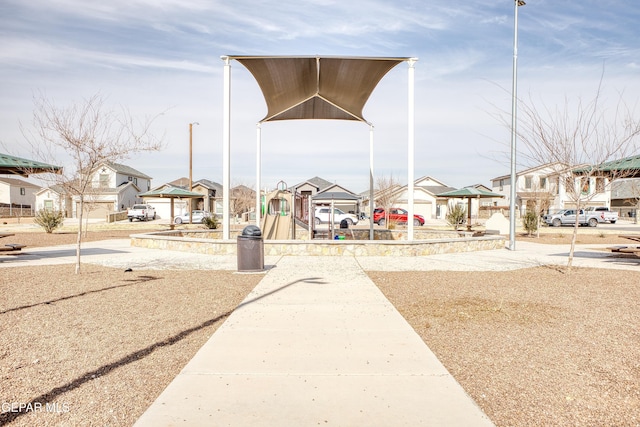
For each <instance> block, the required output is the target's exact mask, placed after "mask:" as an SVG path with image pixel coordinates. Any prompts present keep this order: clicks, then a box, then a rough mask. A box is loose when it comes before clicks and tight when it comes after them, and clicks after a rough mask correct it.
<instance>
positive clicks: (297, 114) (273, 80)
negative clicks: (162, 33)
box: [229, 55, 411, 123]
mask: <svg viewBox="0 0 640 427" xmlns="http://www.w3.org/2000/svg"><path fill="white" fill-rule="evenodd" d="M229 58H230V59H235V60H237V61H238V62H240V63H241V64H242V65H244V66H245V67H246V68H247V69H248V70H249V72H251V74H253V76H254V78H255V79H256V81H257V82H258V85H259V86H260V89H261V90H262V94H263V96H264V99H265V101H266V103H267V109H268V111H267V115H266V116H265V117H264V118H263V119H262V120H261V122H267V121H275V120H296V119H298V120H304V119H308V120H320V119H327V120H356V121H362V122H365V123H368V122H367V121H366V120H365V118H364V117H363V115H362V110H363V109H364V105H365V103H366V102H367V100H368V99H369V97H370V96H371V93H372V92H373V90H374V89H375V87H376V86H377V84H378V83H379V82H380V80H381V79H382V77H384V76H385V74H387V73H388V72H389V71H390V70H391V69H392V68H393V67H395V66H396V65H398V64H399V63H401V62H404V61H407V60H410V59H411V58H384V57H381V58H375V57H373V58H365V57H322V56H313V57H312V56H234V55H230V56H229Z"/></svg>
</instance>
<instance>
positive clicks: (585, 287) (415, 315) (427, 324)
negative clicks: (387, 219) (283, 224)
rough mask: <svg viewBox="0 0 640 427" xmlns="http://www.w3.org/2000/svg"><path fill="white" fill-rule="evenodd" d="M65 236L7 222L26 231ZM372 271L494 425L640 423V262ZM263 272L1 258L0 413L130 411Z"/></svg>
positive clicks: (48, 241)
mask: <svg viewBox="0 0 640 427" xmlns="http://www.w3.org/2000/svg"><path fill="white" fill-rule="evenodd" d="M132 232H137V231H131V230H106V231H102V232H95V235H92V232H89V236H88V240H98V239H104V238H122V237H125V236H126V235H128V234H131V233H132ZM75 238H76V235H75V234H74V233H72V232H64V233H54V234H52V235H46V234H45V233H40V232H30V233H16V236H13V237H12V239H14V240H15V241H16V242H20V243H23V244H27V245H28V246H31V247H35V246H49V245H53V244H66V243H74V242H75ZM518 238H519V239H532V238H526V237H518ZM6 239H9V238H6ZM6 239H5V240H6ZM533 239H534V238H533ZM569 239H570V237H568V236H566V235H560V234H558V233H549V234H546V235H544V236H543V237H542V238H541V239H535V240H532V241H537V242H540V243H569V241H570V240H569ZM579 241H580V243H606V244H619V243H627V244H628V243H629V242H628V241H625V240H624V239H622V240H620V239H619V238H617V236H615V235H607V236H601V235H598V234H590V235H584V236H582V235H580V236H579ZM369 274H370V277H371V278H372V279H373V280H374V282H375V283H376V284H377V285H378V286H379V287H380V288H381V290H382V291H383V292H384V293H385V295H386V296H387V297H388V298H389V300H390V301H391V302H392V303H393V304H394V305H395V306H396V307H397V308H398V310H399V311H400V312H401V313H402V314H403V315H404V316H405V318H406V319H407V321H408V322H409V323H410V324H411V325H412V326H413V328H414V329H415V330H416V331H417V333H418V334H420V336H421V337H422V338H423V340H424V341H425V342H426V343H427V344H428V345H429V347H430V348H431V349H432V350H433V351H434V352H435V353H436V355H437V356H438V358H439V359H440V360H441V361H442V362H443V363H444V365H445V366H446V367H447V369H448V370H449V371H450V372H451V373H452V374H453V375H454V377H455V378H456V379H457V380H458V381H459V382H460V383H461V384H462V386H463V387H464V388H465V390H466V391H467V392H468V393H469V394H470V395H471V396H472V397H473V398H474V399H475V401H476V402H477V403H478V404H479V405H480V406H481V408H482V409H483V410H484V411H485V412H486V413H487V415H488V416H489V417H490V418H491V419H492V420H493V421H494V422H495V423H496V424H497V425H498V426H564V425H573V426H604V425H606V426H638V425H640V388H639V387H640V386H639V384H640V332H639V331H640V314H639V313H638V309H637V302H638V301H639V300H640V287H638V283H640V271H638V272H635V271H618V270H607V271H606V272H604V271H601V270H596V269H575V268H574V269H573V271H572V272H571V273H570V274H567V273H564V272H563V271H562V270H561V269H557V268H544V267H540V268H535V269H528V270H520V271H510V272H482V273H477V272H475V273H465V272H438V271H436V272H404V273H389V272H384V273H383V272H370V273H369ZM261 277H262V276H260V275H238V274H233V273H231V272H223V271H220V272H211V271H207V272H202V271H168V270H162V271H146V272H145V271H135V272H131V273H124V272H122V271H121V270H114V269H109V268H106V267H100V266H94V265H85V266H84V267H83V273H82V274H81V275H80V276H76V275H74V274H73V266H71V265H67V266H45V267H20V268H3V269H0V295H2V298H0V361H1V363H0V378H1V384H0V401H1V402H2V403H3V404H6V403H8V404H11V403H14V402H16V403H29V402H33V404H34V405H33V409H34V412H28V413H24V414H19V415H17V414H16V413H11V412H10V413H6V412H5V409H6V407H3V412H5V413H2V414H1V415H0V425H1V424H4V423H5V422H7V421H11V420H13V422H12V423H11V425H12V426H13V425H16V426H40V425H69V426H75V425H110V426H129V425H132V424H133V423H134V422H135V420H136V419H137V418H138V417H139V416H140V415H141V414H142V412H144V410H146V408H147V407H148V406H149V405H150V404H151V403H152V402H153V401H154V400H155V398H156V397H157V396H158V395H159V394H160V392H161V391H162V390H163V389H164V388H165V387H166V385H167V384H168V383H169V382H170V381H171V380H172V379H173V378H174V377H175V376H176V375H177V374H178V373H179V371H180V370H181V369H182V367H183V366H184V365H185V364H186V363H187V362H188V361H189V360H190V359H191V358H192V356H193V355H194V354H195V352H196V351H197V350H198V349H199V348H200V347H201V346H202V345H203V344H204V343H205V342H206V340H207V339H208V338H209V337H210V336H211V334H213V332H214V331H215V330H216V328H217V327H219V325H220V324H221V323H222V322H223V321H224V319H225V318H226V316H227V315H228V314H229V313H230V311H232V310H233V309H234V308H235V307H236V306H237V305H238V303H239V302H240V301H241V300H242V299H243V298H244V297H245V296H246V295H247V294H248V292H249V291H250V290H251V289H253V287H254V286H255V285H256V284H257V282H258V281H259V280H260V278H261ZM37 404H40V405H42V408H41V409H40V410H38V406H37ZM46 404H49V405H50V406H49V410H57V411H58V412H57V413H55V412H54V413H51V412H46V409H47V408H46V406H45V405H46ZM35 411H38V412H35ZM16 415H17V416H16Z"/></svg>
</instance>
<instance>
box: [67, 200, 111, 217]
mask: <svg viewBox="0 0 640 427" xmlns="http://www.w3.org/2000/svg"><path fill="white" fill-rule="evenodd" d="M78 209H80V203H76V212H78ZM89 209H90V210H89V211H88V217H89V218H90V219H104V220H106V219H107V215H108V214H110V213H112V212H113V202H96V203H91V204H90V205H89ZM83 217H84V218H86V217H87V205H86V204H85V211H84V216H83Z"/></svg>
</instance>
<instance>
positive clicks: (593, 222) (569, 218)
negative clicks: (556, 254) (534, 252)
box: [542, 209, 604, 227]
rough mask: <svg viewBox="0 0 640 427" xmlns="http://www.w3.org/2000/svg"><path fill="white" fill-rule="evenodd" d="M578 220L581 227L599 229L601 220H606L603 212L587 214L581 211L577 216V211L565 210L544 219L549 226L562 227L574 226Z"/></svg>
mask: <svg viewBox="0 0 640 427" xmlns="http://www.w3.org/2000/svg"><path fill="white" fill-rule="evenodd" d="M576 218H577V219H578V223H579V224H580V225H588V226H589V227H597V226H598V222H600V220H601V218H604V215H603V213H602V212H585V211H584V210H582V209H580V213H579V214H578V215H576V210H575V209H563V210H561V211H558V212H556V213H552V214H547V215H544V216H543V217H542V219H543V220H544V222H546V223H547V225H552V226H554V227H560V226H561V225H574V224H575V223H576Z"/></svg>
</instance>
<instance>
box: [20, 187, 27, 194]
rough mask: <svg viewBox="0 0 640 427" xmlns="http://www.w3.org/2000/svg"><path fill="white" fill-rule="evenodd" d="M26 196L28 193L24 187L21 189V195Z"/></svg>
mask: <svg viewBox="0 0 640 427" xmlns="http://www.w3.org/2000/svg"><path fill="white" fill-rule="evenodd" d="M25 194H27V191H26V190H25V189H24V187H20V195H21V196H24V195H25Z"/></svg>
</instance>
